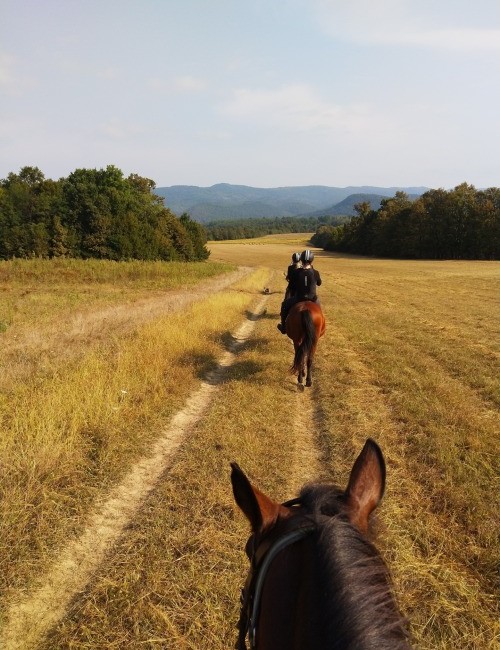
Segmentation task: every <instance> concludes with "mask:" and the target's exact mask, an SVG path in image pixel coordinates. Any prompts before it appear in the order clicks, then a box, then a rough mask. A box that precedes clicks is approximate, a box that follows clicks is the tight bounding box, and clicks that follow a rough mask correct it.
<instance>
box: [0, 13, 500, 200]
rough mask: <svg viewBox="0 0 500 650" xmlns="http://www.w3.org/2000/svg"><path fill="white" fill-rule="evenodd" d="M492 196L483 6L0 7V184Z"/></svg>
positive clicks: (499, 100) (497, 147) (492, 68)
mask: <svg viewBox="0 0 500 650" xmlns="http://www.w3.org/2000/svg"><path fill="white" fill-rule="evenodd" d="M108 164H113V165H116V166H118V167H120V168H121V169H122V170H123V171H124V173H125V174H127V175H128V174H129V173H131V172H135V173H138V174H141V175H143V176H147V177H149V178H152V179H153V180H154V181H155V182H156V183H157V185H158V186H165V185H174V184H187V185H203V186H208V185H212V184H214V183H219V182H227V183H238V184H244V185H254V186H260V187H277V186H285V185H330V186H346V185H364V184H369V185H380V186H394V185H425V186H428V187H445V188H450V187H454V186H455V185H457V184H459V183H461V182H463V181H467V182H469V183H472V184H474V185H475V186H476V187H487V186H493V185H494V186H499V185H500V0H475V1H471V0H268V1H267V2H264V1H263V0H0V178H4V177H5V176H6V175H7V174H8V173H9V172H11V171H15V172H17V171H18V170H19V169H20V168H21V167H23V166H25V165H36V166H38V167H40V169H41V170H42V171H43V172H44V173H45V175H46V176H47V177H49V178H54V179H57V178H60V177H61V176H66V175H68V174H69V173H70V172H71V171H73V170H74V169H77V168H79V167H87V168H95V167H97V168H100V167H105V166H106V165H108Z"/></svg>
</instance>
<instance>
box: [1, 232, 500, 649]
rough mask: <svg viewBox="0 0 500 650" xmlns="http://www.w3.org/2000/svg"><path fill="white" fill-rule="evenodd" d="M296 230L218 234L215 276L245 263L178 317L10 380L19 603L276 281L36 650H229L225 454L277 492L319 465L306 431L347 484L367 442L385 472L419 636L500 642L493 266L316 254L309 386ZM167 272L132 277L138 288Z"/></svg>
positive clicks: (5, 554)
mask: <svg viewBox="0 0 500 650" xmlns="http://www.w3.org/2000/svg"><path fill="white" fill-rule="evenodd" d="M306 241H307V237H306V236H300V235H291V236H285V235H281V236H273V237H267V238H262V239H259V240H251V241H245V242H217V243H215V242H213V243H210V244H209V248H210V249H211V250H212V256H211V259H212V260H213V262H214V263H219V262H220V263H222V265H223V266H221V267H218V270H219V272H220V271H221V270H228V269H229V268H231V267H232V266H233V265H245V266H250V267H255V272H254V273H253V275H251V276H250V277H249V278H248V279H247V280H246V281H243V282H241V281H240V283H239V284H236V285H233V286H232V287H231V288H228V289H225V290H223V291H221V292H217V293H216V294H215V295H213V296H210V297H208V296H207V297H206V298H205V299H203V300H200V301H198V302H197V303H196V304H194V305H192V306H191V307H190V311H189V317H188V320H187V323H188V325H186V320H182V321H181V320H180V319H178V318H176V316H175V314H172V315H170V316H168V318H165V319H158V320H157V319H154V320H152V321H151V322H149V323H147V324H145V325H143V326H141V327H138V328H136V329H134V330H133V331H131V332H130V333H129V334H128V335H126V336H121V337H120V338H119V339H116V338H111V339H110V340H108V339H105V340H102V341H100V342H99V344H98V345H96V346H93V347H92V348H91V349H90V350H89V352H88V354H85V355H83V356H80V357H79V358H78V360H74V361H73V362H72V363H71V364H69V366H68V367H61V368H59V370H58V371H57V372H56V371H55V370H54V369H53V370H52V371H51V373H49V375H48V376H45V375H44V373H43V372H39V373H38V374H36V375H34V376H33V378H32V381H30V382H28V384H27V385H25V384H26V382H23V383H20V384H17V385H15V384H12V385H10V386H9V392H8V399H7V398H6V397H5V396H6V395H7V393H5V392H3V393H2V394H1V395H2V397H4V400H3V402H2V403H1V406H2V420H1V422H2V433H3V435H2V442H1V443H0V444H1V445H2V446H1V447H0V449H1V462H2V472H3V475H2V506H1V507H2V511H1V517H2V524H1V525H2V531H1V536H0V553H1V558H0V559H1V561H2V567H1V569H2V575H3V578H2V579H3V584H2V592H3V594H4V595H3V606H4V607H7V606H8V604H9V603H10V602H11V601H12V599H14V598H15V597H16V595H17V594H18V593H19V592H22V591H23V590H25V589H27V588H28V587H29V585H30V584H31V582H32V581H33V578H34V576H35V575H37V574H39V573H40V571H43V570H44V568H45V567H46V566H47V564H48V563H50V561H51V559H52V558H53V557H54V556H55V555H57V549H58V548H60V547H62V546H63V545H64V543H65V540H68V539H69V538H71V536H72V535H74V534H75V532H76V531H77V530H79V529H80V528H81V527H82V525H83V524H84V521H85V516H86V513H87V512H88V509H89V508H90V507H91V504H92V502H93V501H94V500H95V498H96V497H97V495H98V494H100V493H102V492H103V491H106V490H107V489H108V488H109V486H110V485H111V484H112V483H113V482H115V481H116V480H118V479H119V477H120V476H121V475H123V474H124V473H125V472H126V470H127V467H129V466H130V464H131V462H132V461H133V459H135V458H137V457H139V456H140V454H142V453H144V451H145V450H146V449H147V448H148V445H150V444H151V442H152V440H153V439H154V437H155V436H156V435H158V432H159V431H160V430H161V428H162V427H164V426H165V424H166V423H167V422H168V421H169V419H170V418H171V416H172V414H173V413H174V412H175V411H176V409H178V408H180V407H181V405H182V404H183V402H184V400H185V398H186V396H187V394H188V393H189V392H190V391H191V390H192V389H193V388H194V387H195V386H196V385H198V384H199V381H200V379H201V378H202V377H203V376H204V375H205V374H206V372H208V370H210V369H211V368H213V367H214V364H215V360H216V358H218V355H219V354H220V353H221V352H222V351H223V350H224V347H225V344H226V343H227V335H228V332H230V331H232V330H233V328H234V327H235V326H236V324H237V323H239V322H241V320H243V319H244V318H245V314H246V313H247V311H248V310H250V311H251V310H252V305H255V304H256V301H257V300H259V299H261V293H262V289H263V287H264V286H268V287H269V288H270V290H271V295H270V297H269V300H268V303H267V306H266V308H267V311H266V312H265V313H264V314H262V316H261V317H260V318H258V319H257V321H256V323H255V331H254V333H253V335H252V337H251V339H250V340H249V342H248V343H247V344H245V345H244V347H243V349H242V351H241V352H240V353H239V354H238V357H237V361H236V363H234V364H233V365H232V366H231V367H230V368H228V369H227V371H226V374H225V375H224V378H223V380H222V382H221V384H220V385H219V387H218V390H217V392H216V393H215V396H214V397H213V399H212V400H211V403H210V406H209V408H208V410H207V412H206V414H205V416H204V417H203V419H202V420H201V421H200V422H198V424H197V425H196V426H195V428H194V430H193V431H192V432H191V434H190V435H189V437H188V438H187V439H186V441H185V442H184V444H183V446H182V448H181V450H180V452H179V453H178V454H177V456H176V458H175V462H174V463H173V465H172V468H171V470H170V471H169V472H168V473H167V474H165V476H164V477H163V479H162V480H161V481H160V483H159V484H158V486H157V488H156V489H155V491H154V492H153V493H152V494H151V495H150V496H149V497H148V499H147V500H146V502H145V503H144V504H143V507H142V508H141V511H140V513H139V516H138V517H137V518H136V519H135V520H134V521H133V522H132V523H131V525H130V526H129V528H128V529H127V531H126V534H125V535H124V536H123V537H122V539H121V541H120V542H119V544H117V545H116V546H115V547H114V548H113V549H112V551H111V552H110V554H109V557H108V561H107V562H106V563H105V564H103V565H102V566H101V567H100V569H99V570H98V571H97V572H96V574H95V575H94V577H93V579H92V581H91V583H90V584H89V585H88V587H87V589H86V590H85V591H84V593H81V594H80V595H79V596H78V597H77V598H75V599H74V601H73V603H72V606H71V608H70V609H69V611H68V613H67V615H66V616H65V617H64V618H63V619H62V620H61V622H60V623H59V624H58V625H57V626H56V627H55V628H54V629H53V630H52V631H51V633H50V634H49V636H48V637H47V638H46V640H45V641H44V642H42V643H41V644H40V646H39V647H41V648H43V649H44V650H54V649H62V648H86V649H88V650H90V649H91V648H102V649H104V648H112V647H116V648H124V647H127V648H145V647H146V648H172V649H173V648H179V649H190V650H195V649H196V650H199V649H201V648H207V649H208V648H210V650H212V649H213V650H219V649H220V650H222V648H225V649H226V648H228V647H232V645H233V644H234V640H235V630H234V625H235V622H236V620H237V615H238V597H239V587H240V586H241V583H242V580H243V577H244V574H245V570H246V559H245V557H244V554H243V544H244V541H245V539H246V534H247V528H246V523H245V521H244V520H243V517H242V515H241V514H240V513H239V511H237V510H236V509H235V507H234V506H233V503H232V495H231V490H230V485H229V461H231V460H236V461H237V462H238V463H239V464H240V465H241V466H242V467H243V468H244V469H245V471H247V472H248V473H249V475H250V476H251V477H252V478H253V479H254V480H255V481H256V482H257V483H258V484H259V485H260V486H261V487H262V488H264V489H265V490H267V491H268V492H269V493H270V494H271V495H273V496H275V497H276V498H277V499H286V498H290V497H292V496H294V495H295V494H296V493H297V491H298V489H299V488H300V486H301V484H302V482H303V481H304V480H305V478H307V477H308V476H309V474H311V473H313V472H315V473H318V469H317V467H316V465H315V464H314V463H312V461H311V460H310V454H309V451H310V450H308V449H307V448H306V446H307V445H311V444H312V445H314V447H315V449H316V452H317V454H318V456H319V459H320V469H319V474H320V476H321V477H322V478H326V477H330V479H331V480H333V481H334V482H337V483H340V484H344V483H345V482H346V480H347V474H348V471H349V469H350V466H351V464H352V461H353V458H354V457H355V456H356V455H357V453H358V452H359V449H360V448H361V446H362V444H363V442H364V440H365V439H366V438H367V437H368V436H371V437H373V438H375V439H376V440H377V441H378V442H379V444H380V445H381V447H382V449H383V451H384V453H385V456H386V461H387V470H388V476H387V491H386V496H385V499H384V502H383V504H382V507H381V511H380V535H379V542H378V546H379V548H380V550H381V551H382V553H383V555H384V557H385V558H386V560H387V562H388V564H389V566H390V569H391V572H392V574H393V577H394V581H395V589H396V592H397V596H398V600H399V603H400V605H401V608H402V610H403V612H404V613H405V615H406V616H407V617H408V618H409V620H410V622H411V630H412V634H413V638H414V646H415V648H418V649H420V650H431V649H441V650H451V649H455V648H457V649H464V650H465V649H470V650H483V649H484V650H486V649H489V650H492V649H493V648H496V647H498V644H499V642H500V637H499V628H498V595H499V590H498V587H499V585H498V566H499V560H500V557H499V548H500V544H499V539H498V530H499V528H498V505H499V504H498V494H499V489H498V487H499V486H498V476H499V456H500V454H499V451H500V431H499V424H498V423H499V418H498V415H499V403H500V382H499V378H500V363H499V357H500V337H499V333H500V310H499V304H498V296H499V295H500V264H499V263H496V262H477V263H476V262H446V261H444V262H426V261H418V262H416V261H392V260H375V259H363V258H356V257H348V256H338V255H332V254H326V253H323V252H321V251H318V252H317V257H316V263H315V266H316V268H317V269H318V270H319V271H320V273H321V275H322V278H323V285H322V287H321V289H320V296H321V300H322V305H323V308H324V311H325V314H326V318H327V333H326V335H325V337H324V339H322V341H321V343H320V346H319V349H318V354H317V360H316V367H315V375H314V380H315V383H314V385H313V388H312V390H311V391H308V392H306V393H304V394H300V393H297V392H296V389H295V386H294V379H293V378H292V377H291V376H290V375H289V374H288V368H289V366H290V363H291V360H292V350H291V345H290V343H289V341H288V340H287V339H286V338H285V337H282V336H280V335H279V334H278V333H277V331H276V323H277V321H278V316H277V315H278V312H279V304H280V301H281V297H282V293H283V291H284V288H285V281H284V278H283V276H282V272H283V271H284V270H285V269H286V266H287V264H288V262H289V258H290V255H291V253H292V252H293V251H294V250H295V249H297V250H301V249H302V248H304V247H305V246H306ZM214 268H215V267H214ZM1 273H2V270H1V268H0V274H1ZM0 277H4V276H1V275H0ZM155 281H156V280H153V282H155ZM16 282H17V280H15V279H13V277H12V276H9V277H8V278H7V279H6V280H5V281H4V284H3V285H2V286H3V287H7V291H8V292H10V293H9V295H10V296H11V299H12V296H15V295H16V294H17V293H19V292H20V291H22V289H21V287H22V282H19V283H18V284H16ZM37 282H41V283H42V284H43V280H42V279H41V278H39V279H38V280H37V281H36V282H35V283H34V285H33V286H36V283H37ZM127 282H128V281H127ZM70 284H71V283H70ZM123 284H126V281H124V282H123ZM114 286H115V288H116V289H117V291H118V292H119V290H120V289H119V288H118V287H120V286H121V285H120V282H117V283H116V285H114ZM157 287H158V285H156V286H152V285H149V286H147V287H141V286H140V284H139V285H136V286H135V289H134V292H135V291H137V293H136V294H134V295H136V296H139V295H140V294H141V292H142V291H150V290H153V291H157ZM4 291H5V289H4ZM49 293H50V292H49ZM61 293H62V294H64V289H63V288H61ZM98 293H99V290H97V291H96V294H98ZM95 300H96V303H95V304H97V302H99V300H100V298H98V297H96V298H95ZM63 302H64V301H63ZM0 320H1V318H0ZM26 327H28V328H29V326H28V325H27V326H26ZM9 328H10V326H9ZM6 333H9V330H7V332H6ZM10 334H11V332H10ZM0 336H2V334H0ZM172 341H175V344H172ZM124 391H125V392H124ZM0 399H1V397H0ZM12 400H14V401H13V402H12ZM303 430H305V431H306V432H307V433H310V434H311V435H312V437H311V439H310V441H309V442H308V439H307V437H304V431H303ZM311 441H312V442H311ZM54 549H55V550H54Z"/></svg>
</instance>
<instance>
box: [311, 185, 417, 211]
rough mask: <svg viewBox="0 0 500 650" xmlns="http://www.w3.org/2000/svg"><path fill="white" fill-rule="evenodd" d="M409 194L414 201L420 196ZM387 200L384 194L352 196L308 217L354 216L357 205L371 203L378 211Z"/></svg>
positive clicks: (372, 207) (373, 208)
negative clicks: (384, 200)
mask: <svg viewBox="0 0 500 650" xmlns="http://www.w3.org/2000/svg"><path fill="white" fill-rule="evenodd" d="M409 189H410V188H409ZM426 191H427V190H426ZM422 193H423V192H421V193H420V194H422ZM407 194H408V198H410V199H411V200H413V201H414V200H415V199H417V198H418V197H419V196H420V194H410V193H409V192H407ZM391 196H392V195H391ZM386 198H387V195H384V194H350V195H349V196H348V197H346V198H345V199H344V200H343V201H340V203H337V204H335V205H332V206H330V207H329V208H323V209H322V210H316V211H315V212H311V213H309V214H308V215H307V216H310V217H331V216H336V215H346V216H353V215H355V214H356V210H355V209H354V206H355V205H356V204H358V203H369V204H370V207H371V209H372V210H378V209H379V208H380V204H381V202H382V200H383V199H386Z"/></svg>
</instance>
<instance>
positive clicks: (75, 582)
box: [0, 296, 310, 650]
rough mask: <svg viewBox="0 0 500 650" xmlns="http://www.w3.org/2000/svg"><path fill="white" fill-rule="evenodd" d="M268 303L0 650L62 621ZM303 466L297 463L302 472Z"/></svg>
mask: <svg viewBox="0 0 500 650" xmlns="http://www.w3.org/2000/svg"><path fill="white" fill-rule="evenodd" d="M267 299H268V297H267V296H265V297H263V298H262V299H261V300H260V301H259V303H258V304H257V305H256V307H255V309H254V313H253V314H250V315H249V317H248V318H247V320H245V321H244V322H243V323H242V325H241V326H240V327H239V329H238V330H237V331H236V333H235V334H234V337H233V341H232V342H231V344H230V345H229V346H228V347H229V349H228V350H227V352H226V353H225V354H224V355H223V357H222V358H221V359H220V360H219V363H218V367H217V368H216V369H215V370H214V371H212V372H211V373H210V374H209V375H208V376H207V378H206V380H205V381H203V382H202V384H201V386H200V388H199V389H198V390H197V391H196V392H195V393H194V394H192V395H191V396H190V397H189V399H188V400H187V403H186V406H185V407H184V408H183V409H182V410H181V411H179V412H178V413H177V414H176V415H175V416H174V417H173V419H172V421H171V424H170V426H169V427H168V428H167V429H166V430H165V431H164V432H163V433H162V434H161V436H160V437H159V439H158V440H157V442H156V444H155V445H154V448H153V450H152V453H151V455H150V456H148V457H147V458H143V459H141V460H140V461H139V462H138V463H136V464H135V466H134V467H133V468H132V469H131V471H130V472H129V474H128V475H127V476H126V477H125V479H124V480H123V481H122V482H121V484H120V485H118V486H117V487H116V488H115V489H114V490H113V491H112V493H111V494H110V495H109V496H108V498H107V500H106V501H105V502H104V503H102V504H101V505H100V506H99V507H98V509H97V510H96V511H95V512H94V514H93V515H92V516H91V517H90V518H89V524H88V527H87V528H86V530H85V531H84V532H83V534H82V535H81V536H80V537H79V538H78V539H77V540H75V541H74V542H73V543H71V544H70V545H69V546H68V547H67V548H66V549H65V550H64V552H63V553H62V554H61V556H60V559H59V561H58V563H57V564H56V565H55V566H54V567H53V568H52V570H51V571H50V573H49V574H48V575H46V576H44V577H43V578H42V579H41V580H40V583H39V586H38V587H37V588H36V589H35V590H34V591H33V593H31V594H28V595H27V597H26V598H25V599H24V600H23V601H22V602H20V603H17V604H16V605H15V606H13V607H12V608H11V610H10V612H8V614H7V616H6V619H7V624H6V625H5V627H4V629H3V632H2V635H1V637H0V648H2V649H3V650H21V649H23V650H24V649H27V648H35V647H36V646H37V644H38V643H39V642H40V640H41V639H42V638H43V637H44V635H45V634H46V633H47V631H48V630H49V629H50V628H51V627H52V626H53V625H55V624H56V623H57V622H58V621H59V620H60V619H61V618H62V617H63V616H64V614H65V611H66V609H67V607H68V604H69V603H70V602H71V600H72V598H73V597H74V596H75V595H76V594H77V593H79V592H81V591H82V590H83V589H84V588H85V585H86V584H87V582H88V580H89V578H90V577H91V576H92V573H93V572H94V571H95V569H96V568H97V567H98V566H99V565H100V564H101V563H102V562H103V560H104V558H105V556H106V553H107V551H109V549H110V547H111V546H112V545H113V544H114V543H115V542H116V541H117V539H118V538H119V537H120V535H121V534H122V533H123V531H124V529H125V528H126V527H127V525H128V524H129V522H130V521H131V519H132V518H133V517H134V515H135V513H136V512H137V509H138V508H139V506H140V504H141V503H142V502H143V500H144V499H145V497H146V496H147V495H148V494H149V493H150V492H151V491H152V490H153V488H154V487H155V485H156V484H157V482H158V480H159V479H160V477H161V476H162V474H163V473H164V472H165V471H166V470H167V469H168V467H169V464H170V463H171V461H172V458H173V456H174V454H175V452H176V450H177V449H178V448H179V445H180V444H181V443H182V441H183V439H184V437H185V435H186V434H187V433H188V432H189V431H190V430H191V429H192V427H193V426H194V425H195V424H196V423H197V422H198V421H199V420H200V418H201V417H202V416H203V414H204V412H205V411H206V409H207V407H208V405H209V403H210V401H211V399H212V398H213V394H214V392H215V391H216V390H217V388H218V385H219V384H220V381H221V379H222V378H223V376H224V372H225V370H226V369H227V368H229V367H230V366H231V365H232V364H233V363H234V361H235V359H236V354H237V351H238V349H239V348H240V347H241V346H242V345H243V344H244V343H245V342H246V341H247V340H248V338H249V337H250V335H251V333H252V331H253V329H254V326H255V321H256V318H257V317H258V316H259V315H260V314H262V312H263V309H264V306H265V303H266V302H267ZM309 408H310V407H309ZM304 417H308V414H307V415H306V414H305V413H303V414H302V415H301V416H300V418H299V419H300V420H302V419H303V418H304ZM309 442H310V441H309V439H308V436H307V435H306V439H305V440H304V445H305V446H307V445H308V443H309ZM304 466H305V465H304V464H301V470H302V468H303V467H304ZM299 473H301V471H299V470H298V469H297V474H299Z"/></svg>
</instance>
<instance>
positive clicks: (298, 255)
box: [292, 253, 300, 264]
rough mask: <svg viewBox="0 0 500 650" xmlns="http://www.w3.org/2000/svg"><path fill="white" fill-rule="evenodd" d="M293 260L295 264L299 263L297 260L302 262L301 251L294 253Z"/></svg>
mask: <svg viewBox="0 0 500 650" xmlns="http://www.w3.org/2000/svg"><path fill="white" fill-rule="evenodd" d="M292 262H293V263H294V264H297V262H300V253H294V254H293V255H292Z"/></svg>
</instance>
